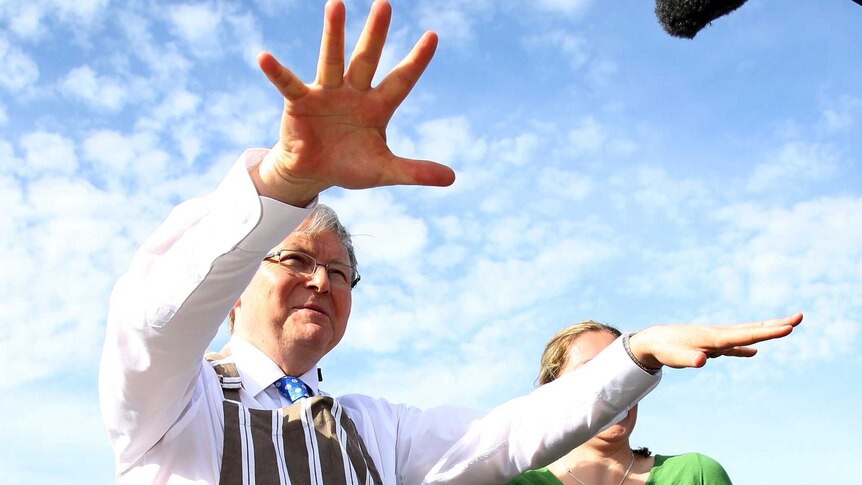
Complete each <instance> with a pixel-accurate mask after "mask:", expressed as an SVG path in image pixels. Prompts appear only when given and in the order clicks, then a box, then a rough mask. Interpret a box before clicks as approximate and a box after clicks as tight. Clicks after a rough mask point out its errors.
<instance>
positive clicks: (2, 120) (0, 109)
mask: <svg viewBox="0 0 862 485" xmlns="http://www.w3.org/2000/svg"><path fill="white" fill-rule="evenodd" d="M7 121H9V115H7V114H6V106H3V105H2V104H0V125H5V124H6V122H7Z"/></svg>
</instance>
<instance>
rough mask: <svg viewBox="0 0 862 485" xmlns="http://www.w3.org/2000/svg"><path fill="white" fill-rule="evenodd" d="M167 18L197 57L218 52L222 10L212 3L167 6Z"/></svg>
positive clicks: (178, 35)
mask: <svg viewBox="0 0 862 485" xmlns="http://www.w3.org/2000/svg"><path fill="white" fill-rule="evenodd" d="M167 17H168V20H169V21H170V23H171V27H172V29H173V31H174V34H175V35H177V37H179V38H180V39H181V40H183V41H184V42H185V43H186V44H187V45H188V46H189V48H190V49H191V51H192V53H193V54H194V55H195V56H197V57H212V56H214V55H217V54H219V53H220V50H221V44H220V43H219V39H221V38H222V36H221V35H220V34H221V32H220V26H221V23H222V20H223V19H222V12H221V10H220V9H219V8H218V7H217V6H216V5H215V4H213V3H211V2H207V3H195V4H191V3H186V4H180V5H173V6H171V7H169V8H168V12H167Z"/></svg>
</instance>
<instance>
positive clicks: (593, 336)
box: [560, 330, 638, 442]
mask: <svg viewBox="0 0 862 485" xmlns="http://www.w3.org/2000/svg"><path fill="white" fill-rule="evenodd" d="M614 340H616V337H615V336H614V335H613V334H611V333H608V332H605V331H601V330H593V331H589V332H585V333H582V334H581V335H579V336H578V337H577V338H575V341H574V342H572V345H571V346H570V347H569V351H568V352H567V354H566V365H564V366H563V368H562V369H561V370H560V375H563V374H566V373H569V372H572V371H573V370H575V369H577V368H578V367H580V366H582V365H584V364H585V363H587V362H588V361H590V360H592V359H593V357H595V356H597V355H598V354H599V352H601V351H602V350H604V349H605V347H607V346H608V345H610V344H611V343H613V341H614ZM637 410H638V407H637V406H634V407H632V408H631V409H630V410H629V412H628V414H627V415H626V416H625V417H624V418H623V419H622V420H621V421H620V422H619V423H616V424H614V425H612V426H610V427H609V428H607V429H606V430H604V431H602V432H601V433H599V434H597V435H596V436H595V437H594V438H593V439H592V440H590V442H597V441H617V440H627V439H628V438H629V436H630V435H631V433H632V431H634V426H635V423H636V422H637V416H638V411H637Z"/></svg>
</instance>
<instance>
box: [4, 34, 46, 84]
mask: <svg viewBox="0 0 862 485" xmlns="http://www.w3.org/2000/svg"><path fill="white" fill-rule="evenodd" d="M38 79H39V68H38V66H36V63H35V62H34V61H33V59H31V58H30V56H28V55H27V54H25V53H24V52H23V51H22V50H21V49H19V48H18V47H17V46H15V45H12V44H10V43H9V41H8V40H7V39H6V38H5V37H3V36H0V87H2V88H4V89H6V90H8V91H12V92H19V91H22V90H24V89H26V88H29V87H31V86H32V85H33V84H35V83H36V81H37V80H38Z"/></svg>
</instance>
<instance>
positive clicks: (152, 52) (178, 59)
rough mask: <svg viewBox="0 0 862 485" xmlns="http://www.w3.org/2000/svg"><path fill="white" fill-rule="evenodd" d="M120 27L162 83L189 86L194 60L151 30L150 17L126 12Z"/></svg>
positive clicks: (138, 54) (136, 53) (133, 49)
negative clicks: (154, 37)
mask: <svg viewBox="0 0 862 485" xmlns="http://www.w3.org/2000/svg"><path fill="white" fill-rule="evenodd" d="M118 24H119V27H120V28H121V29H122V31H123V35H125V37H126V42H127V43H128V44H129V51H130V52H131V53H133V54H134V55H136V56H137V57H139V58H140V59H141V60H143V61H144V63H145V64H146V66H147V67H148V68H149V69H150V70H151V71H152V72H153V73H154V74H155V75H156V79H157V80H158V81H159V82H160V83H170V86H171V88H174V89H177V87H182V86H184V85H185V78H186V75H187V73H188V71H189V69H191V67H192V62H191V61H190V60H189V59H187V58H186V57H185V56H183V55H182V54H180V53H179V52H178V48H177V46H176V45H175V43H168V44H159V43H158V42H157V41H155V40H154V39H153V35H152V34H151V32H150V19H149V18H147V17H142V16H139V15H136V14H134V13H132V12H123V13H121V14H120V15H119V18H118Z"/></svg>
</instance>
